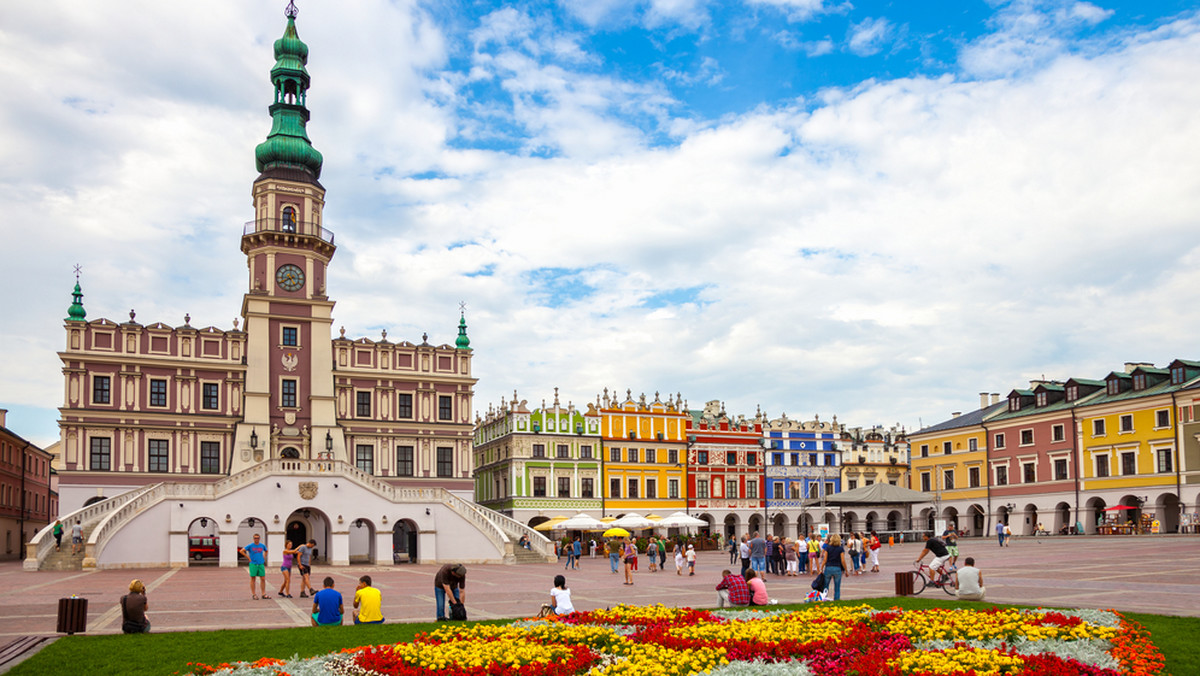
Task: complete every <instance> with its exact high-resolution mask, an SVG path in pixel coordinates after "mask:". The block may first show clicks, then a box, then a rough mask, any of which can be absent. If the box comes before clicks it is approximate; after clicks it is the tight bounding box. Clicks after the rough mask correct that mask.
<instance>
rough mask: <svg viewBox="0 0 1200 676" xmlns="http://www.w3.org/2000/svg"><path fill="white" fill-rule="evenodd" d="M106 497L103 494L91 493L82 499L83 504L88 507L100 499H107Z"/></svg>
mask: <svg viewBox="0 0 1200 676" xmlns="http://www.w3.org/2000/svg"><path fill="white" fill-rule="evenodd" d="M107 499H108V498H106V497H104V496H103V495H93V496H92V497H90V498H88V499H87V500H85V501H84V503H83V506H84V507H90V506H92V505H94V504H96V503H97V502H100V501H101V500H107Z"/></svg>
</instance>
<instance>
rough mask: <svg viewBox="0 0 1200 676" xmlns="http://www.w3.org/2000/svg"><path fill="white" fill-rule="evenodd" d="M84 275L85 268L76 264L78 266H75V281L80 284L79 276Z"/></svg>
mask: <svg viewBox="0 0 1200 676" xmlns="http://www.w3.org/2000/svg"><path fill="white" fill-rule="evenodd" d="M82 273H83V266H82V265H80V264H78V263H76V264H75V281H76V282H78V281H79V275H80V274H82Z"/></svg>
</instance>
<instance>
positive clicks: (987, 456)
mask: <svg viewBox="0 0 1200 676" xmlns="http://www.w3.org/2000/svg"><path fill="white" fill-rule="evenodd" d="M979 424H980V426H981V427H983V448H984V451H983V469H984V471H986V472H987V473H989V474H991V472H992V457H991V456H992V434H991V432H988V428H987V423H986V422H980V423H979ZM985 524H986V525H985V526H984V529H983V537H987V536H988V534H989V533H991V532H992V477H990V476H989V477H988V480H987V520H986V521H985Z"/></svg>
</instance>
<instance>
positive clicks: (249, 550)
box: [238, 533, 271, 601]
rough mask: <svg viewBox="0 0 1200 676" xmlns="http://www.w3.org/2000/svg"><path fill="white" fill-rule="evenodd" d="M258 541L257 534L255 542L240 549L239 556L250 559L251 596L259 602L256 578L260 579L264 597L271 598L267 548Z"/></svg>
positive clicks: (256, 534)
mask: <svg viewBox="0 0 1200 676" xmlns="http://www.w3.org/2000/svg"><path fill="white" fill-rule="evenodd" d="M258 540H259V535H258V533H255V534H254V542H251V543H250V544H248V545H246V546H245V547H238V554H241V555H242V556H244V557H246V558H247V559H250V596H251V598H253V599H254V600H255V601H257V600H258V594H255V593H254V578H258V582H259V585H260V586H261V588H262V592H261V593H262V597H263V598H264V599H269V598H271V597H270V596H267V546H266V545H264V544H262V543H261V542H259V541H258Z"/></svg>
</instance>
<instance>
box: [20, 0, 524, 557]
mask: <svg viewBox="0 0 1200 676" xmlns="http://www.w3.org/2000/svg"><path fill="white" fill-rule="evenodd" d="M287 14H288V17H287V18H288V21H287V26H286V29H285V32H284V35H283V37H281V38H280V39H279V40H277V41H276V42H275V44H274V54H275V65H274V67H273V68H272V69H271V81H272V83H273V84H274V91H273V101H272V103H271V105H270V106H269V108H268V110H269V113H270V115H271V118H272V127H271V131H270V133H269V134H268V136H267V139H266V140H265V141H264V142H263V143H261V144H260V145H259V146H258V147H257V148H256V150H255V161H256V167H257V169H258V171H259V176H258V178H257V179H256V180H255V181H254V183H253V185H252V189H251V198H252V207H253V211H254V218H253V220H251V221H250V222H248V223H246V224H245V227H244V228H243V229H242V233H241V235H242V236H241V251H242V254H243V255H244V256H245V257H246V265H247V269H248V277H247V287H248V288H247V290H246V293H245V295H244V296H243V301H242V307H241V318H240V320H239V321H235V322H234V325H233V327H232V328H231V329H219V328H216V327H212V326H208V327H203V328H198V327H193V326H191V318H190V317H187V316H185V317H184V323H183V325H182V326H170V325H168V324H165V323H161V322H155V323H151V324H147V325H142V324H140V323H138V322H137V321H136V315H135V314H134V313H132V312H131V313H130V317H129V321H128V322H123V323H120V324H117V323H116V322H113V321H110V320H107V319H96V320H92V321H88V320H87V319H86V312H85V310H84V308H83V302H82V292H81V289H80V287H79V285H78V283H77V284H76V287H75V293H74V298H73V301H74V302H73V304H72V306H71V308H70V309H69V311H68V318H67V320H66V322H65V326H64V328H65V332H66V349H65V350H64V351H63V352H61V353H59V356H60V358H61V360H62V363H63V373H64V376H65V378H64V381H65V382H64V403H63V407H62V409H61V419H60V422H59V426H60V429H61V442H60V447H61V452H62V456H63V457H62V471H61V479H60V493H61V496H62V497H61V500H62V507H63V509H64V511H66V512H68V513H69V514H68V516H69V517H71V518H79V519H81V520H82V521H84V523H85V532H87V535H88V554H87V557H86V558H85V559H84V560H83V561H82V564H83V565H85V566H91V565H96V566H102V567H103V566H120V565H134V564H139V565H146V564H167V565H185V564H186V562H187V561H188V548H189V545H188V543H189V538H191V537H197V536H214V537H219V538H220V541H221V548H220V562H221V564H222V565H235V564H236V561H237V558H236V547H237V546H239V545H242V544H245V543H246V542H249V538H250V536H251V534H253V533H258V534H260V535H262V536H263V540H264V541H265V542H267V543H268V547H269V549H270V551H271V557H272V560H278V559H279V557H280V556H281V553H280V552H281V551H282V548H283V544H284V541H285V540H291V541H292V542H294V543H299V542H303V541H305V540H307V539H310V538H311V539H314V540H316V541H317V545H318V549H319V550H320V551H321V552H322V554H323V558H324V559H325V560H327V561H329V562H331V563H334V564H346V563H349V562H351V561H371V562H376V563H392V562H395V561H409V560H412V561H436V560H442V559H447V558H454V559H456V560H458V559H460V558H462V559H464V560H497V561H499V560H511V559H512V545H513V543H515V541H516V540H517V538H518V537H519V535H521V534H525V531H527V530H528V529H523V527H519V524H515V522H510V521H509V520H506V519H504V518H503V517H501V516H498V515H496V516H491V515H490V513H488V512H486V511H485V510H481V509H480V508H479V507H478V506H476V505H474V504H473V503H471V502H470V498H471V493H472V488H473V478H472V477H473V471H472V470H473V468H472V455H471V450H472V428H473V425H472V421H471V416H472V393H473V386H474V383H475V379H474V378H473V376H472V375H471V359H472V354H473V353H472V350H471V347H470V341H469V339H468V337H467V335H466V322H465V318H463V317H462V316H460V319H459V329H458V336H457V337H456V339H455V340H454V344H440V345H435V344H431V343H430V342H429V340H428V336H423V337H422V341H421V343H420V344H414V343H411V342H405V341H402V342H399V343H392V342H389V341H388V340H387V334H386V332H385V333H384V334H383V336H382V338H381V339H380V340H369V339H366V338H359V339H350V338H347V337H346V336H345V331H344V329H343V330H341V331H340V332H339V333H340V335H339V336H338V337H337V338H334V337H333V336H332V327H333V313H334V301H333V300H332V299H331V298H330V296H329V295H328V289H327V287H326V280H327V269H328V266H329V265H330V263H331V261H332V260H333V257H334V254H335V253H336V251H337V247H336V245H335V243H334V233H333V232H332V231H331V230H329V229H328V228H326V223H325V222H324V218H323V210H324V206H325V189H324V188H323V187H322V185H321V184H320V182H319V178H320V174H321V168H322V157H321V154H320V153H319V152H317V150H316V149H315V148H313V147H312V144H311V143H310V141H309V139H308V134H307V131H306V124H307V122H308V119H309V110H308V108H307V90H308V87H309V75H308V72H307V70H306V63H307V59H308V47H307V46H306V45H305V44H304V43H303V42H302V41H301V40H300V38H299V36H298V34H297V30H296V22H295V17H296V11H295V8H294V5H289V8H288V12H287ZM101 525H103V527H102V528H100V529H99V530H96V531H92V528H94V527H98V526H101ZM145 532H155V533H161V534H162V537H155V538H144V537H142V536H139V533H143V534H144V533H145ZM451 532H453V533H454V534H453V537H451V536H450V535H449V534H450V533H451ZM44 535H45V534H44V533H42V534H39V536H40V539H39V542H37V543H33V544H31V546H30V547H29V549H28V551H27V553H26V566H27V567H38V566H40V565H42V564H43V563H44V562H45V560H46V559H47V557H48V556H49V555H48V554H47V552H46V550H45V537H44ZM534 535H536V534H534ZM534 539H535V541H544V539H543V538H540V537H535V538H534ZM146 543H149V544H146Z"/></svg>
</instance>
